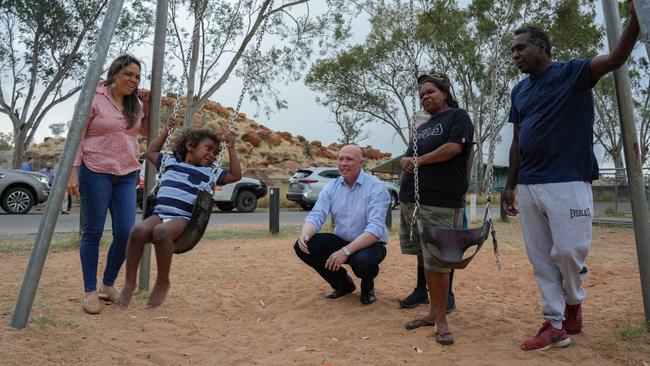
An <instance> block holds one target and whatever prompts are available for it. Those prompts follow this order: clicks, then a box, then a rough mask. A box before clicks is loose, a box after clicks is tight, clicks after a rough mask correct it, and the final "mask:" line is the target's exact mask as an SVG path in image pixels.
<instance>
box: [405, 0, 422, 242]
mask: <svg viewBox="0 0 650 366" xmlns="http://www.w3.org/2000/svg"><path fill="white" fill-rule="evenodd" d="M409 15H410V17H409V32H408V44H410V45H411V55H410V56H411V57H410V58H411V61H412V64H413V79H412V80H413V91H414V94H413V98H412V99H411V118H410V121H409V129H410V131H411V138H412V142H413V186H414V192H413V200H414V201H415V205H414V207H413V214H412V215H411V225H410V234H409V237H410V240H413V231H414V228H415V225H416V220H417V217H418V215H419V213H420V178H419V176H420V174H419V162H418V157H419V156H418V136H417V125H416V118H415V113H416V109H417V106H416V100H417V99H419V89H418V62H417V58H416V54H417V45H416V44H415V28H416V21H415V5H414V0H410V1H409Z"/></svg>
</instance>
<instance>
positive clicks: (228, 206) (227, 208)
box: [217, 202, 235, 212]
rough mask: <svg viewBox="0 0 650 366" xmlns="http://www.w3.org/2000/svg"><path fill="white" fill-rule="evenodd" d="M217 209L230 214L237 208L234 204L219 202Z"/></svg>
mask: <svg viewBox="0 0 650 366" xmlns="http://www.w3.org/2000/svg"><path fill="white" fill-rule="evenodd" d="M217 207H218V208H219V210H221V211H223V212H230V211H232V209H233V208H235V205H234V204H232V203H226V202H217Z"/></svg>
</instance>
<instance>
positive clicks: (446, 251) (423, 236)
mask: <svg viewBox="0 0 650 366" xmlns="http://www.w3.org/2000/svg"><path fill="white" fill-rule="evenodd" d="M411 3H412V1H411ZM410 12H411V29H412V31H411V40H413V39H414V37H415V35H414V29H415V16H414V10H413V6H412V4H411V7H410ZM501 38H502V37H501V35H500V34H497V35H496V37H495V41H494V55H493V59H492V73H491V78H492V91H491V101H490V102H491V103H490V104H491V105H490V107H491V109H490V124H489V128H490V140H491V141H490V152H489V154H488V163H487V171H488V185H487V190H486V193H487V199H486V205H485V215H484V216H483V224H482V225H481V226H480V227H477V228H472V229H447V228H439V227H434V226H430V225H427V224H424V223H423V222H422V220H420V219H418V216H419V207H420V203H419V179H418V173H419V172H418V163H417V161H418V160H417V157H418V155H417V126H416V123H415V122H416V121H415V112H416V106H415V100H416V99H414V100H413V105H412V106H413V113H412V117H411V126H410V127H411V131H412V133H411V135H412V143H413V157H414V164H415V167H414V189H415V192H414V196H415V208H414V210H413V214H412V219H411V237H412V236H413V230H414V229H416V230H417V231H418V234H419V235H420V240H422V241H424V242H426V243H430V244H432V245H434V246H435V247H436V248H438V249H439V251H440V255H432V258H433V261H434V262H435V263H436V264H437V265H439V266H441V267H442V268H450V269H451V268H453V269H463V268H465V267H467V265H468V264H469V263H470V262H471V261H472V260H473V259H474V257H475V256H476V254H478V252H479V250H480V249H481V247H482V246H483V244H484V243H485V241H486V240H487V238H488V236H489V235H490V234H492V245H493V250H494V255H495V257H496V264H497V270H499V269H500V268H501V264H500V260H499V252H498V244H497V239H496V230H495V229H494V223H493V222H492V218H491V215H490V201H491V190H492V183H493V181H494V171H493V166H494V149H495V145H496V135H497V133H498V131H497V129H496V128H495V127H494V126H495V124H496V89H495V85H496V77H497V72H500V71H502V70H499V68H498V67H497V66H498V63H497V61H498V57H499V50H500V47H501ZM413 54H416V53H415V52H414V53H413ZM412 61H413V66H414V67H413V69H414V71H415V72H414V74H413V75H414V77H415V85H416V91H417V92H418V93H416V94H415V95H419V90H417V89H418V88H417V85H418V83H417V76H418V72H417V70H418V65H417V61H416V60H415V59H414V58H413V59H412ZM472 247H474V251H473V252H472V253H471V254H470V255H468V256H465V252H466V251H467V250H468V249H469V248H472Z"/></svg>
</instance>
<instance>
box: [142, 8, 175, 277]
mask: <svg viewBox="0 0 650 366" xmlns="http://www.w3.org/2000/svg"><path fill="white" fill-rule="evenodd" d="M167 5H168V4H167V0H158V2H157V5H156V26H155V29H154V37H153V55H152V59H153V60H152V66H151V91H150V93H149V136H148V137H147V146H149V144H151V141H153V140H154V139H155V138H156V137H158V134H159V130H160V100H161V94H162V76H163V66H164V65H165V35H166V34H167ZM143 164H146V165H147V167H146V168H145V170H144V174H145V175H144V177H145V178H144V190H143V192H142V196H143V197H142V207H147V195H148V193H149V192H151V189H152V188H153V186H154V184H155V176H156V172H155V171H154V170H152V169H150V168H151V167H152V165H151V164H149V163H148V162H147V160H146V159H145V161H144V162H143ZM143 218H144V217H143ZM150 273H151V244H146V245H145V246H144V250H143V251H142V258H141V259H140V271H139V274H138V288H139V289H140V290H148V289H149V274H150Z"/></svg>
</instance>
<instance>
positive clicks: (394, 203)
mask: <svg viewBox="0 0 650 366" xmlns="http://www.w3.org/2000/svg"><path fill="white" fill-rule="evenodd" d="M395 206H397V195H396V194H395V193H392V192H391V194H390V209H391V210H394V209H395Z"/></svg>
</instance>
